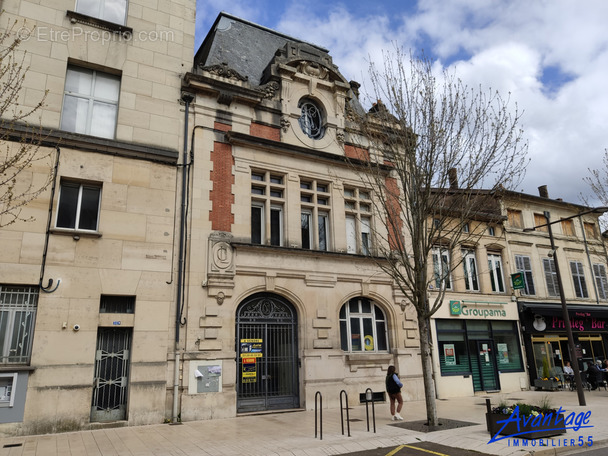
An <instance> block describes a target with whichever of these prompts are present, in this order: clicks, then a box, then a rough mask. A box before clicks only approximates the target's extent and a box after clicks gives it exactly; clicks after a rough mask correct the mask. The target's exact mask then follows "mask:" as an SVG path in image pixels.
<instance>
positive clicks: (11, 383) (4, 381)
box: [0, 372, 17, 408]
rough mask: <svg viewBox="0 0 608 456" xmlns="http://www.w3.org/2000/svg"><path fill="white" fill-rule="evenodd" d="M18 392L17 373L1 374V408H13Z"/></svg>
mask: <svg viewBox="0 0 608 456" xmlns="http://www.w3.org/2000/svg"><path fill="white" fill-rule="evenodd" d="M16 390H17V373H16V372H11V373H0V408H1V407H12V406H13V405H14V403H15V392H16Z"/></svg>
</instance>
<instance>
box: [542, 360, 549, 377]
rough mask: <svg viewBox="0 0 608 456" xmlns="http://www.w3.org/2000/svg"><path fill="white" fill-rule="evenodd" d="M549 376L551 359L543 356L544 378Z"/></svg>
mask: <svg viewBox="0 0 608 456" xmlns="http://www.w3.org/2000/svg"><path fill="white" fill-rule="evenodd" d="M547 378H549V361H547V358H543V379H547Z"/></svg>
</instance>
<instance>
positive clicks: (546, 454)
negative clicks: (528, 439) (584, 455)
mask: <svg viewBox="0 0 608 456" xmlns="http://www.w3.org/2000/svg"><path fill="white" fill-rule="evenodd" d="M605 447H608V439H604V440H598V441H597V442H593V445H592V446H588V445H587V444H586V443H585V445H583V446H582V447H571V446H570V447H559V448H546V449H543V450H532V451H529V452H528V453H526V454H525V455H524V456H554V455H559V454H566V453H570V454H574V453H573V452H574V451H576V448H578V451H581V452H582V451H586V450H596V449H599V448H605Z"/></svg>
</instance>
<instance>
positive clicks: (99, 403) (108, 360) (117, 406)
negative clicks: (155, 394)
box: [91, 328, 131, 421]
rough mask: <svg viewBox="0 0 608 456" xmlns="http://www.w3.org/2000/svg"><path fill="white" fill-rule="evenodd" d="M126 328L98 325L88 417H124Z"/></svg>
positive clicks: (128, 340)
mask: <svg viewBox="0 0 608 456" xmlns="http://www.w3.org/2000/svg"><path fill="white" fill-rule="evenodd" d="M130 348H131V329H130V328H99V330H98V332H97V350H96V352H95V380H94V385H93V403H92V405H91V421H116V420H124V419H126V418H127V391H128V388H127V387H128V374H129V353H130Z"/></svg>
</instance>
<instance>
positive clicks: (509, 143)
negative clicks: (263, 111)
mask: <svg viewBox="0 0 608 456" xmlns="http://www.w3.org/2000/svg"><path fill="white" fill-rule="evenodd" d="M370 79H371V83H372V88H373V97H374V98H373V99H374V100H382V101H376V102H374V103H373V106H372V108H371V109H370V110H369V112H368V113H363V112H361V110H359V115H356V111H357V109H352V110H351V111H350V114H351V115H352V117H351V118H355V119H356V121H355V122H354V123H353V124H352V126H353V128H352V130H351V131H350V140H351V141H352V142H353V143H354V144H357V145H358V146H359V147H358V148H357V149H356V150H357V151H358V154H357V157H356V159H353V160H351V162H352V163H353V164H356V166H357V169H358V171H359V176H360V178H361V179H362V181H363V183H364V185H366V186H367V187H369V188H371V190H372V191H373V193H374V204H375V205H376V207H375V210H376V213H377V214H379V215H380V216H379V217H377V223H379V225H377V226H376V229H375V230H374V235H375V237H376V241H377V242H376V251H375V254H376V258H377V261H378V264H379V266H380V267H381V268H382V269H383V270H384V271H385V272H386V273H387V274H388V275H389V276H390V277H391V278H392V279H393V281H394V283H395V285H396V286H397V287H398V288H399V289H400V291H401V293H403V295H404V296H405V297H406V299H407V300H408V301H409V303H411V305H412V306H413V307H414V309H415V311H416V316H417V320H418V329H419V336H420V350H421V361H422V372H423V381H424V388H425V400H426V409H427V418H428V422H429V424H430V425H437V424H438V419H437V409H436V404H435V385H434V380H433V363H432V343H431V325H430V322H431V320H430V319H431V316H432V315H433V314H434V313H435V312H436V311H437V310H438V309H439V308H440V306H441V305H442V303H443V299H444V296H445V292H446V288H447V287H446V286H445V285H446V280H448V278H449V276H450V273H451V272H452V271H454V270H455V268H456V267H457V266H458V263H459V261H460V260H458V259H457V258H456V257H458V256H459V255H454V254H453V253H455V252H457V251H459V249H460V246H461V245H462V242H463V241H465V240H470V241H474V240H475V238H479V237H480V236H481V234H482V233H483V231H484V230H485V228H486V227H487V225H488V224H491V223H496V222H498V221H499V220H502V216H501V211H500V205H499V202H498V200H497V195H496V192H497V191H499V190H501V189H503V188H510V187H513V186H514V185H516V184H517V183H518V182H519V180H520V179H521V178H522V177H523V174H524V171H525V167H526V165H527V162H528V160H527V158H526V156H527V143H526V141H524V140H523V132H522V130H521V129H520V127H519V123H520V117H521V114H520V113H519V112H518V111H517V107H515V108H514V110H513V111H511V110H510V108H509V99H508V98H507V99H504V98H502V97H501V96H500V95H499V94H498V93H497V92H493V91H484V90H482V89H481V88H477V89H473V88H469V87H467V86H466V85H465V84H464V83H463V82H462V81H461V80H459V79H457V78H456V77H455V76H454V74H453V73H451V72H449V71H445V70H444V71H441V72H440V74H436V73H435V67H434V65H433V62H432V61H431V60H430V59H428V58H426V57H424V56H421V57H415V56H412V55H410V54H407V53H404V52H403V51H401V50H399V49H397V50H396V51H395V52H394V53H392V54H385V56H384V65H383V67H382V68H381V69H379V68H377V67H376V66H374V65H373V64H372V65H370ZM484 188H485V190H483V189H484ZM437 248H438V249H439V254H438V255H437V254H436V256H435V258H434V259H433V249H437ZM443 252H446V253H447V254H446V255H443ZM433 260H435V261H433ZM437 285H439V286H437Z"/></svg>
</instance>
